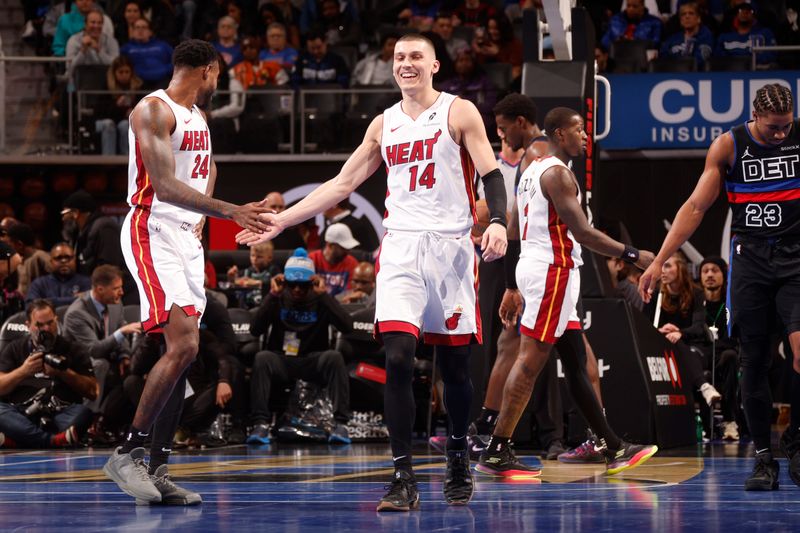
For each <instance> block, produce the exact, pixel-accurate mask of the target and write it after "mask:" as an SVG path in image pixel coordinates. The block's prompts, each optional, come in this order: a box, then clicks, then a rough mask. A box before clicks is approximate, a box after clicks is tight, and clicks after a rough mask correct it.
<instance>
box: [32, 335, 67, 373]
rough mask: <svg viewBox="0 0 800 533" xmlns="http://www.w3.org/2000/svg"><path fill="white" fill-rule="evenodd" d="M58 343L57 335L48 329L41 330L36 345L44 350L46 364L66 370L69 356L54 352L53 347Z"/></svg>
mask: <svg viewBox="0 0 800 533" xmlns="http://www.w3.org/2000/svg"><path fill="white" fill-rule="evenodd" d="M55 345H56V336H55V335H53V334H52V333H50V332H48V331H43V330H42V331H39V335H38V336H37V337H36V347H37V348H38V349H39V350H41V351H42V352H44V356H43V360H44V364H46V365H48V366H51V367H53V368H55V369H56V370H66V369H67V368H68V367H69V363H68V362H67V358H66V357H64V356H61V355H58V354H54V353H52V352H53V348H55Z"/></svg>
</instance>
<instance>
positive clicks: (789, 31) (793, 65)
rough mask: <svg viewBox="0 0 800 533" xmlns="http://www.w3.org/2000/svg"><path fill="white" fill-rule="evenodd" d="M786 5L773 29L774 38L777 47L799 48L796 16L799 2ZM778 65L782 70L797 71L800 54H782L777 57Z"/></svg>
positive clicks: (795, 1)
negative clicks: (782, 14)
mask: <svg viewBox="0 0 800 533" xmlns="http://www.w3.org/2000/svg"><path fill="white" fill-rule="evenodd" d="M786 4H787V5H786V12H785V13H784V16H783V17H782V19H781V20H780V21H779V22H778V25H777V26H776V27H775V37H776V39H777V41H778V44H779V45H782V46H799V45H800V24H798V20H797V15H798V13H800V0H789V1H788V2H787V3H786ZM778 63H779V64H780V66H781V68H784V69H791V70H795V69H798V68H800V54H798V53H797V51H795V52H783V53H781V54H779V55H778Z"/></svg>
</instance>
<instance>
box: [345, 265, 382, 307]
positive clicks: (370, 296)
mask: <svg viewBox="0 0 800 533" xmlns="http://www.w3.org/2000/svg"><path fill="white" fill-rule="evenodd" d="M350 286H351V287H353V288H352V289H350V290H349V291H346V292H343V293H340V294H338V295H337V296H336V299H337V300H339V301H340V302H342V303H343V304H363V305H365V306H367V307H370V306H374V305H375V265H373V264H372V263H368V262H366V261H362V262H360V263H359V264H357V265H356V268H355V269H353V279H352V280H351V282H350Z"/></svg>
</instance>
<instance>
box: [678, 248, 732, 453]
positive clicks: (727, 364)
mask: <svg viewBox="0 0 800 533" xmlns="http://www.w3.org/2000/svg"><path fill="white" fill-rule="evenodd" d="M727 275H728V264H727V263H726V262H725V260H724V259H722V258H721V257H717V256H708V257H706V258H704V259H703V261H702V262H701V263H700V284H701V285H702V287H703V308H704V309H705V325H706V326H707V328H708V332H705V331H704V332H703V333H704V335H701V336H699V337H697V338H696V339H687V342H689V343H690V344H691V345H693V346H697V347H699V348H700V349H701V350H702V351H703V353H704V354H705V356H706V364H705V367H706V369H707V370H709V371H710V370H711V357H712V356H713V357H714V374H715V378H716V383H717V384H718V387H719V389H720V393H721V394H722V401H721V402H720V407H721V409H722V438H723V440H730V441H736V440H739V426H738V425H737V424H736V412H737V408H738V407H737V406H738V402H737V400H736V397H737V392H738V388H739V380H738V377H737V373H738V371H739V343H738V342H737V341H736V340H734V339H731V338H730V337H729V336H728V322H729V320H728V309H727V307H726V303H725V294H726V282H727V279H726V278H727ZM705 333H710V338H709V336H707V335H705ZM712 339H713V342H712ZM712 348H713V351H712Z"/></svg>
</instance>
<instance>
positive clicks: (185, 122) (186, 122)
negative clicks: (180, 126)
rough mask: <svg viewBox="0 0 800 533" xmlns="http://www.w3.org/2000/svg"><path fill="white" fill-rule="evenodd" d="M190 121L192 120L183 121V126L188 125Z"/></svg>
mask: <svg viewBox="0 0 800 533" xmlns="http://www.w3.org/2000/svg"><path fill="white" fill-rule="evenodd" d="M191 121H192V119H189V120H184V121H183V123H184V124H188V123H190V122H191Z"/></svg>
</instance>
